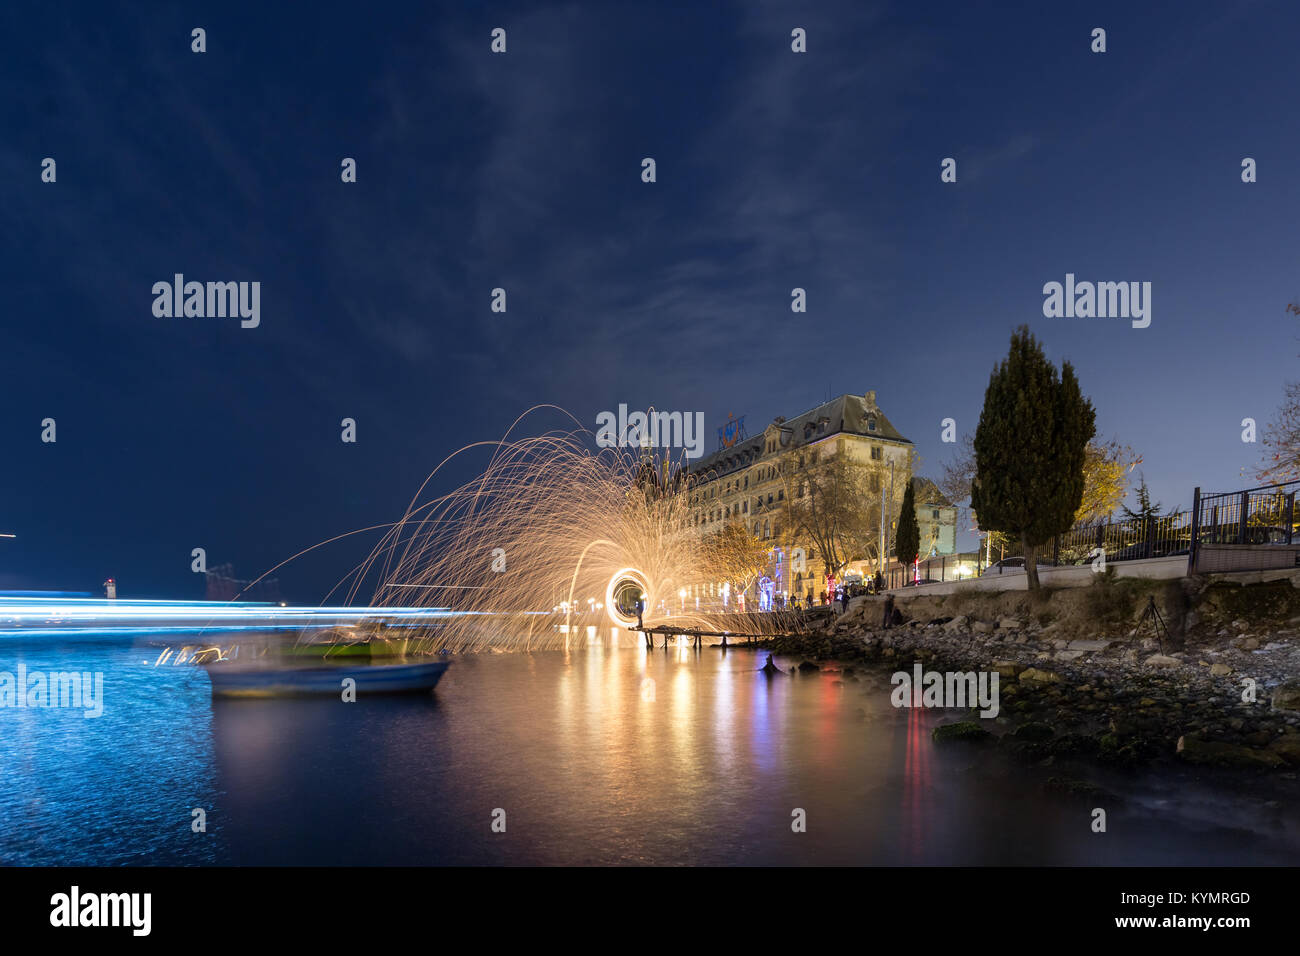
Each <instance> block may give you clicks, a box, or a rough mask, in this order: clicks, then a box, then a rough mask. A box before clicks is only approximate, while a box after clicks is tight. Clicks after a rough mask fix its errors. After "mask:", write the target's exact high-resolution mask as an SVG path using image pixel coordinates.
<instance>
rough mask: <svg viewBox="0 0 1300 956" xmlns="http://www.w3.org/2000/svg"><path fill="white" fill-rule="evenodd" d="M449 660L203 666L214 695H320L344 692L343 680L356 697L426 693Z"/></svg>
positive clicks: (224, 663) (436, 680)
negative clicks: (351, 686) (350, 684)
mask: <svg viewBox="0 0 1300 956" xmlns="http://www.w3.org/2000/svg"><path fill="white" fill-rule="evenodd" d="M450 666H451V663H450V662H449V661H428V662H424V663H419V664H365V665H357V666H349V665H343V666H332V667H271V668H265V667H259V668H246V667H231V666H228V664H227V663H226V662H222V663H213V664H206V665H204V670H206V671H207V672H208V679H209V680H210V681H211V682H212V696H213V697H318V696H334V695H341V694H342V693H343V686H344V685H343V682H344V681H345V680H348V679H351V680H353V681H355V682H356V684H355V686H356V692H357V696H358V697H361V696H363V695H369V694H427V693H429V692H430V691H431V690H433V688H434V687H435V686H436V685H437V683H438V681H439V680H441V679H442V675H443V674H444V673H446V670H447V668H448V667H450Z"/></svg>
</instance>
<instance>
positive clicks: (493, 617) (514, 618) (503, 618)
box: [343, 410, 745, 651]
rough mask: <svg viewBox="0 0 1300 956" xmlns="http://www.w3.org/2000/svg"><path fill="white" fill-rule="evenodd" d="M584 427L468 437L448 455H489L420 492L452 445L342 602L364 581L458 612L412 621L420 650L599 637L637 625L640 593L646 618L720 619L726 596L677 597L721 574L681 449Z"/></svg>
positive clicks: (392, 603)
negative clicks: (596, 444) (627, 443)
mask: <svg viewBox="0 0 1300 956" xmlns="http://www.w3.org/2000/svg"><path fill="white" fill-rule="evenodd" d="M530 411H532V410H530ZM525 414H528V413H525ZM522 417H523V416H521V419H522ZM517 424H518V422H516V425H517ZM591 437H592V436H591V433H590V432H589V431H587V430H585V429H580V428H579V429H575V430H572V431H564V432H549V433H546V434H543V435H539V436H533V437H523V438H511V437H510V433H509V432H507V435H506V437H505V438H503V439H502V440H500V441H496V442H490V443H480V444H478V445H472V446H468V448H467V449H462V450H461V451H460V452H457V453H456V455H459V454H462V453H464V452H466V451H468V450H471V449H482V448H484V447H487V448H489V449H490V461H489V462H488V465H487V467H486V468H485V469H484V470H483V472H482V473H481V474H479V475H478V476H477V477H475V478H474V479H473V480H471V481H469V482H467V483H466V484H464V485H462V486H461V487H459V488H457V489H456V490H455V491H453V492H451V493H449V494H444V495H440V496H437V497H433V498H430V499H428V500H425V499H424V494H425V491H426V489H428V488H430V487H431V486H433V485H434V484H435V482H436V479H437V477H438V475H439V473H440V471H441V470H442V469H443V468H445V467H446V465H447V464H448V462H450V461H451V460H452V459H453V458H455V457H456V455H453V456H450V457H449V458H448V459H447V460H445V461H444V462H442V463H441V464H440V465H439V466H438V468H436V469H435V470H434V472H433V473H432V474H430V475H429V477H428V478H426V479H425V481H424V483H423V484H422V485H421V487H420V490H419V492H417V494H416V496H415V497H414V498H413V499H412V500H411V502H410V504H409V505H408V506H407V509H406V512H405V514H404V515H403V516H402V517H401V519H399V520H398V521H396V522H394V523H393V524H392V525H390V526H387V531H386V533H385V534H384V536H383V538H382V540H381V541H380V542H379V544H378V545H377V546H376V547H375V548H374V550H373V551H372V552H371V553H370V555H369V556H368V557H367V558H366V559H365V561H363V562H362V563H361V564H360V565H359V566H358V567H357V568H355V569H354V570H353V572H352V573H351V574H350V575H349V576H348V578H347V579H345V582H343V584H344V586H346V588H347V594H348V601H349V603H352V602H354V601H356V600H357V599H358V598H359V597H360V595H359V593H358V592H359V591H360V590H361V588H362V585H363V582H366V581H377V582H378V583H377V586H376V587H375V590H374V593H373V596H372V598H371V601H370V604H371V606H373V607H446V608H450V609H451V610H452V611H454V612H456V613H454V614H452V615H450V616H448V617H446V618H443V619H441V620H440V621H438V622H437V623H436V624H430V625H429V626H428V627H421V628H417V629H416V632H417V633H416V635H415V636H416V641H417V642H418V644H419V646H421V648H422V649H424V650H437V649H444V648H445V649H448V650H453V651H473V650H481V649H485V648H488V647H492V648H502V649H513V648H520V649H522V648H547V647H557V646H570V645H571V644H572V642H573V641H575V640H577V641H579V642H584V641H587V640H589V639H590V638H591V636H593V635H595V636H596V637H597V639H598V640H603V639H606V638H608V637H612V636H614V634H616V633H617V632H619V631H624V632H625V631H626V630H627V629H628V628H629V626H631V625H635V624H636V621H637V616H636V612H635V610H634V609H633V608H632V607H630V606H629V600H628V598H629V596H630V595H634V594H635V593H636V592H638V591H639V592H640V593H641V595H642V596H643V599H644V616H643V622H642V623H643V624H644V626H645V627H654V626H658V625H665V626H671V627H672V628H674V629H676V628H678V627H680V628H681V629H682V632H689V631H691V630H705V631H710V630H711V631H717V630H719V629H720V628H721V627H723V626H724V625H723V624H721V623H720V618H719V616H718V615H717V613H716V612H718V611H719V610H720V609H722V607H721V605H722V602H721V601H717V600H715V601H713V602H711V603H710V602H706V604H709V606H707V607H705V608H704V609H700V608H699V607H698V606H697V604H696V602H695V601H694V600H691V601H687V600H685V599H684V597H683V596H682V595H683V593H684V591H685V590H686V589H689V588H690V587H691V586H692V585H700V584H702V583H706V582H712V583H713V584H714V586H715V590H714V592H713V593H714V595H715V596H716V594H717V593H718V592H717V586H718V585H720V584H721V583H723V582H726V581H728V580H729V578H730V575H729V573H728V569H727V568H726V567H724V566H723V565H724V564H725V562H722V561H720V560H718V554H717V552H716V549H715V548H711V547H710V546H709V545H708V543H707V542H706V540H705V539H704V538H702V537H701V536H700V535H699V534H698V533H697V531H696V529H694V528H692V527H691V526H690V524H689V522H688V520H687V519H688V514H689V511H690V505H689V497H690V496H689V494H686V493H683V492H684V491H685V490H686V488H687V483H688V482H687V478H686V472H685V468H684V467H683V466H684V465H685V461H680V462H674V461H672V460H671V458H670V457H669V456H667V455H664V454H660V455H658V456H657V457H648V456H647V455H645V454H644V453H641V450H640V449H626V448H600V449H593V445H592V443H591ZM695 593H698V591H697V592H695ZM620 605H621V607H620ZM725 616H726V618H727V621H726V624H725V626H726V627H727V628H728V629H729V630H737V629H739V630H744V629H745V625H744V624H743V623H740V624H738V623H737V622H736V621H735V620H733V619H734V618H736V617H738V616H737V615H735V614H727V615H725Z"/></svg>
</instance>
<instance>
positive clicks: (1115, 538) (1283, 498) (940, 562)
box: [885, 481, 1300, 588]
mask: <svg viewBox="0 0 1300 956" xmlns="http://www.w3.org/2000/svg"><path fill="white" fill-rule="evenodd" d="M1297 493H1300V481H1290V482H1283V483H1281V484H1276V485H1264V486H1262V487H1259V488H1248V489H1246V490H1244V491H1227V492H1216V493H1214V494H1202V493H1201V489H1200V488H1197V489H1196V490H1195V491H1194V493H1193V497H1192V507H1191V508H1189V509H1186V510H1183V511H1176V512H1173V513H1172V514H1167V515H1159V516H1155V517H1146V518H1143V517H1128V516H1124V517H1119V518H1116V517H1110V518H1107V519H1104V520H1102V521H1094V522H1085V523H1083V524H1079V525H1076V526H1075V527H1073V528H1071V529H1070V530H1069V531H1067V532H1065V534H1061V535H1057V536H1056V537H1055V538H1053V539H1052V540H1051V541H1049V542H1048V543H1047V544H1046V545H1044V546H1043V547H1041V548H1039V549H1038V564H1040V565H1048V566H1065V565H1081V564H1090V563H1091V562H1092V561H1093V560H1095V559H1096V557H1097V554H1098V550H1097V549H1099V548H1100V549H1101V551H1102V552H1104V553H1105V555H1106V563H1108V564H1109V563H1111V562H1116V561H1137V560H1141V559H1143V558H1165V557H1170V556H1175V555H1187V556H1188V566H1189V568H1191V569H1195V568H1196V553H1197V549H1198V548H1199V547H1202V546H1204V545H1249V546H1252V547H1253V548H1256V549H1262V550H1265V551H1266V550H1267V548H1266V547H1265V546H1268V545H1275V546H1287V545H1296V546H1300V513H1297V511H1296V495H1297ZM985 553H986V552H983V550H982V552H981V553H980V554H976V555H973V557H974V558H975V568H974V573H975V574H976V575H982V574H984V573H986V572H991V573H995V574H996V573H997V572H998V571H999V570H1001V568H1000V567H999V566H998V565H999V562H1003V566H1004V567H1005V566H1007V565H1012V566H1014V565H1016V560H1015V559H1021V560H1020V562H1019V568H1016V567H1012V568H1011V569H1010V570H1011V572H1012V573H1016V572H1017V571H1019V569H1020V568H1023V566H1024V562H1023V558H1024V549H1023V547H1022V546H1021V544H1020V542H1019V541H1009V542H1007V544H1006V545H1005V546H1004V547H997V546H995V547H994V548H993V552H992V554H991V555H989V556H988V558H987V562H986V559H985ZM971 557H972V555H960V554H958V555H948V556H946V557H936V558H929V559H923V560H922V561H920V562H919V564H918V568H917V575H918V576H919V577H920V578H921V580H923V581H924V580H930V581H940V582H941V581H947V580H956V579H957V578H958V577H960V576H961V575H958V574H957V569H958V568H959V567H960V566H961V565H962V564H963V563H964V564H965V565H966V568H965V571H966V576H969V572H970V563H971V561H970V558H971ZM1281 557H1285V555H1281ZM1270 560H1271V559H1270ZM1296 560H1297V561H1300V556H1297V558H1296ZM986 563H987V567H986ZM911 580H912V570H911V569H910V568H906V569H905V568H900V567H899V566H898V565H897V564H893V565H892V566H891V567H889V568H888V569H887V570H886V572H885V581H886V586H887V587H891V588H894V587H900V586H902V585H903V584H906V583H909V582H910V581H911Z"/></svg>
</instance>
